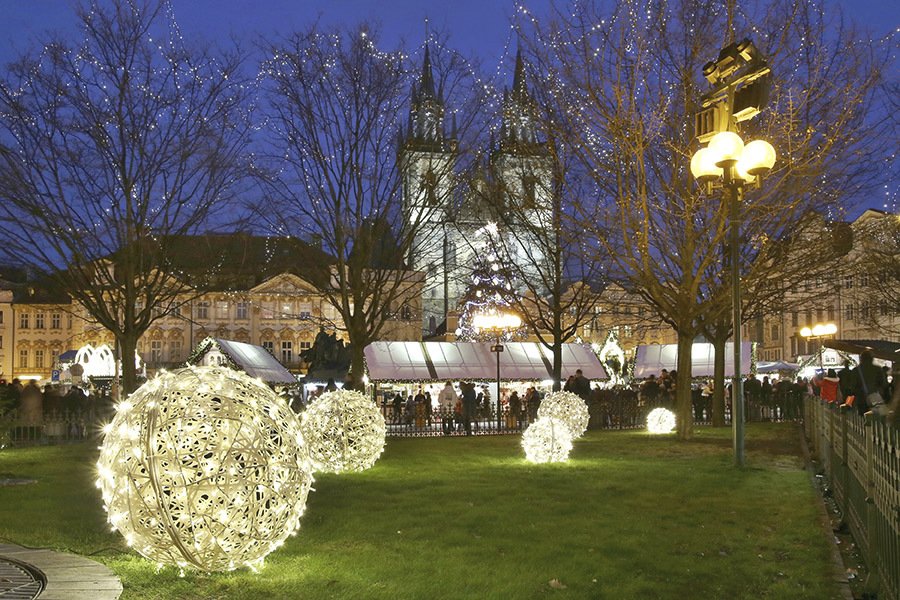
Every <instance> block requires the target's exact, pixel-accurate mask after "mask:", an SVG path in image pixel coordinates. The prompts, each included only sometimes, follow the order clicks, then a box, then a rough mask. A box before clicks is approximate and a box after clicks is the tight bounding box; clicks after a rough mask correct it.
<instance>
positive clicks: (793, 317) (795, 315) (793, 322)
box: [791, 310, 800, 327]
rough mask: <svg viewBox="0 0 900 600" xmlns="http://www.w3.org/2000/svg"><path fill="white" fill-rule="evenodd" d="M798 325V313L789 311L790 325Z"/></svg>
mask: <svg viewBox="0 0 900 600" xmlns="http://www.w3.org/2000/svg"><path fill="white" fill-rule="evenodd" d="M799 326H800V315H799V314H798V313H797V311H796V310H795V311H794V312H792V313H791V327H799Z"/></svg>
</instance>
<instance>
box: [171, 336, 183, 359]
mask: <svg viewBox="0 0 900 600" xmlns="http://www.w3.org/2000/svg"><path fill="white" fill-rule="evenodd" d="M169 358H170V359H171V360H172V361H176V360H181V358H182V356H181V340H172V341H171V342H169Z"/></svg>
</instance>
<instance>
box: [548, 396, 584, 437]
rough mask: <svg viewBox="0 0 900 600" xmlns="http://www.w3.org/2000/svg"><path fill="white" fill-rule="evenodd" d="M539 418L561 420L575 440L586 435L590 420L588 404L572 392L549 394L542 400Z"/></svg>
mask: <svg viewBox="0 0 900 600" xmlns="http://www.w3.org/2000/svg"><path fill="white" fill-rule="evenodd" d="M537 416H538V418H540V417H553V418H554V419H559V420H560V421H562V422H563V423H564V424H565V425H566V426H567V427H568V428H569V431H570V432H571V433H572V438H573V439H574V438H579V437H581V436H583V435H584V432H585V431H587V426H588V420H590V415H589V414H588V407H587V403H585V401H584V400H582V399H581V398H580V397H578V396H577V395H576V394H573V393H572V392H553V393H552V394H547V395H546V396H545V397H544V399H543V400H541V405H540V406H539V407H538V411H537Z"/></svg>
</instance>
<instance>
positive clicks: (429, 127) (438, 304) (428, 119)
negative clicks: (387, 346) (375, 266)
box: [398, 44, 457, 333]
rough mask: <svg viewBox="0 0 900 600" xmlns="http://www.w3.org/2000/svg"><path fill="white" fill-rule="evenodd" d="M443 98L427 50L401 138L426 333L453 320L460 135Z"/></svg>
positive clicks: (405, 191)
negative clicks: (452, 224)
mask: <svg viewBox="0 0 900 600" xmlns="http://www.w3.org/2000/svg"><path fill="white" fill-rule="evenodd" d="M442 96H443V94H442V91H441V90H440V89H439V88H436V86H435V82H434V75H433V73H432V69H431V55H430V51H429V47H428V45H427V44H426V46H425V58H424V60H423V64H422V72H421V74H420V76H419V81H418V82H417V83H416V84H415V85H414V86H413V89H412V93H411V105H410V111H409V122H408V125H407V128H406V131H405V132H404V131H401V132H400V139H399V148H398V155H399V161H400V172H401V176H402V178H403V183H402V185H403V214H404V218H405V219H406V221H407V223H408V224H409V225H410V226H411V227H413V228H415V229H416V230H417V231H418V233H417V236H416V239H415V240H414V242H413V244H412V247H411V249H410V256H409V264H410V266H411V267H412V268H413V269H414V270H417V271H422V272H423V273H425V286H424V290H423V292H422V294H423V298H422V311H423V315H422V321H423V328H424V330H425V332H426V333H431V332H433V331H434V329H435V327H436V326H437V325H438V324H440V323H441V322H443V320H444V319H445V316H446V314H447V310H448V302H449V298H448V289H447V287H448V273H447V265H448V263H452V260H453V258H452V257H451V256H450V255H451V254H453V252H451V250H452V248H451V246H452V245H451V244H450V240H449V239H448V235H447V233H448V232H447V221H448V216H449V215H450V214H451V213H452V210H453V190H454V187H455V185H454V179H455V177H454V173H453V169H454V166H455V164H456V148H457V145H456V139H455V134H456V132H455V131H452V130H451V131H450V133H449V134H448V133H447V131H446V128H445V119H444V113H445V106H444V99H443V97H442ZM454 256H455V254H454ZM450 309H452V307H450Z"/></svg>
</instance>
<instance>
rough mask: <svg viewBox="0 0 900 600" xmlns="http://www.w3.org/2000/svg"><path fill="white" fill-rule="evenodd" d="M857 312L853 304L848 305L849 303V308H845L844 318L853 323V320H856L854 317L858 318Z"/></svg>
mask: <svg viewBox="0 0 900 600" xmlns="http://www.w3.org/2000/svg"><path fill="white" fill-rule="evenodd" d="M855 312H856V311H854V310H853V303H852V302H848V303H847V306H845V307H844V318H845V319H846V320H848V321H853V320H855V319H854V317H855V316H856V315H855Z"/></svg>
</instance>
